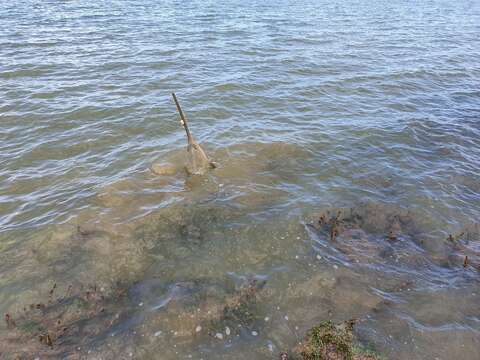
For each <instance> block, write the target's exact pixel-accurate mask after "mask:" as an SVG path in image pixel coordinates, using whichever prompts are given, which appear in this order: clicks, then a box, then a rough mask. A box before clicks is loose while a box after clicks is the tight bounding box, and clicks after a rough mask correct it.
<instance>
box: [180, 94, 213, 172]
mask: <svg viewBox="0 0 480 360" xmlns="http://www.w3.org/2000/svg"><path fill="white" fill-rule="evenodd" d="M172 96H173V100H174V101H175V105H177V109H178V113H179V114H180V123H181V124H182V126H183V128H184V129H185V132H186V133H187V141H188V145H187V164H186V167H185V168H186V170H187V172H188V173H189V174H191V175H201V174H204V173H205V171H206V170H207V169H209V168H215V164H214V163H213V162H211V161H210V159H209V158H208V156H207V154H206V153H205V151H204V150H203V149H202V147H201V146H200V145H199V144H198V143H197V142H196V141H195V139H194V138H193V136H192V134H191V132H190V129H189V128H188V122H187V118H186V116H185V114H184V113H183V111H182V108H181V107H180V103H179V102H178V99H177V97H176V96H175V93H172Z"/></svg>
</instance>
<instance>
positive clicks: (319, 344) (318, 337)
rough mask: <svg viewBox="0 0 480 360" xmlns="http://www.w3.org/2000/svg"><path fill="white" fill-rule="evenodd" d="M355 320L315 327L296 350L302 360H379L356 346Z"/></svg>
mask: <svg viewBox="0 0 480 360" xmlns="http://www.w3.org/2000/svg"><path fill="white" fill-rule="evenodd" d="M354 324H355V321H354V320H350V321H347V322H344V323H341V324H334V323H333V322H332V321H324V322H322V323H320V324H319V325H317V326H315V327H313V328H312V329H311V330H310V331H309V332H308V333H307V336H306V337H305V339H304V340H303V341H302V343H301V344H300V345H299V346H298V347H297V348H296V349H295V350H294V352H295V353H296V354H297V355H299V356H300V358H301V359H302V360H378V359H379V357H378V356H377V355H376V354H375V353H373V352H372V351H367V350H363V348H361V347H359V346H358V345H355V343H354V336H353V332H352V331H353V326H354Z"/></svg>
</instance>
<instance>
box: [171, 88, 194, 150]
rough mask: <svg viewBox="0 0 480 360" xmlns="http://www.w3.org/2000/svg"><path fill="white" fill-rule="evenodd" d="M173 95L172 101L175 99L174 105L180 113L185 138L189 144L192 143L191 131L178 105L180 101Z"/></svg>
mask: <svg viewBox="0 0 480 360" xmlns="http://www.w3.org/2000/svg"><path fill="white" fill-rule="evenodd" d="M172 96H173V101H175V105H177V110H178V113H179V114H180V124H182V126H183V128H184V129H185V132H186V133H187V140H188V143H189V144H192V143H194V142H195V140H193V136H192V133H191V132H190V129H189V128H188V123H187V118H186V116H185V114H184V113H183V110H182V107H181V106H180V103H179V102H178V99H177V96H176V95H175V93H172Z"/></svg>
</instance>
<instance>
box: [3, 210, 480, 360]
mask: <svg viewBox="0 0 480 360" xmlns="http://www.w3.org/2000/svg"><path fill="white" fill-rule="evenodd" d="M312 218H313V219H314V222H313V223H311V224H309V226H308V227H306V228H304V227H302V226H301V225H299V224H298V222H297V223H296V227H294V228H293V229H295V230H294V231H301V230H304V231H305V229H308V231H310V232H311V233H309V234H310V235H311V236H312V237H311V238H312V239H314V242H315V244H316V245H318V246H325V247H324V252H325V253H328V252H329V251H331V250H332V249H333V250H338V254H340V255H338V254H337V253H335V256H339V259H342V261H348V262H349V263H350V264H356V265H359V266H362V265H366V266H370V265H371V264H374V263H375V262H384V264H388V262H390V263H391V264H393V265H394V266H396V269H398V266H399V264H401V265H406V266H410V265H411V264H414V265H415V266H418V265H419V264H420V265H423V264H427V265H426V266H429V265H430V264H433V263H438V264H440V265H442V266H445V267H454V268H455V269H457V270H459V271H464V272H465V274H470V273H473V272H475V271H476V269H477V267H478V259H479V256H480V254H479V252H478V243H479V242H478V240H479V236H478V233H479V232H478V229H479V228H478V226H477V225H473V226H470V227H466V228H465V229H464V230H463V231H462V232H460V233H459V234H461V235H457V236H453V235H452V236H451V238H448V239H447V240H448V241H444V245H445V249H446V250H445V251H447V253H446V254H443V256H444V257H443V258H441V259H440V260H438V258H437V257H433V256H432V257H427V256H425V253H423V252H419V251H417V250H416V249H417V247H422V246H424V244H423V243H422V226H421V224H419V221H418V220H417V217H416V215H415V214H414V213H413V212H410V211H406V210H405V211H404V210H398V209H393V210H392V209H386V208H384V207H379V206H363V207H359V208H355V209H347V210H345V209H329V210H327V211H323V212H321V213H319V214H312ZM229 219H238V216H237V213H236V212H235V210H232V209H230V210H225V209H222V208H220V207H215V206H213V205H211V204H204V205H197V206H172V207H170V208H168V209H162V210H160V211H158V212H157V213H156V214H152V215H151V216H148V217H146V218H145V219H143V222H142V223H141V224H139V225H138V226H137V227H135V228H134V229H133V231H132V233H131V234H130V235H132V236H133V238H135V239H136V240H137V241H138V242H137V243H136V245H135V246H136V247H140V246H141V247H142V248H143V249H148V253H149V256H156V257H158V258H161V259H162V264H168V262H169V261H170V259H180V260H185V259H186V260H187V261H190V260H191V259H195V257H196V256H198V254H199V251H202V250H203V249H205V248H206V247H208V246H209V245H210V244H211V243H212V242H213V241H215V240H219V241H223V242H224V239H225V238H227V237H228V236H233V235H232V234H235V233H233V232H226V230H225V228H224V226H223V224H224V223H225V222H228V220H229ZM294 236H295V237H294V239H297V241H298V239H299V237H298V236H297V234H296V233H295V234H294ZM246 237H248V236H246ZM63 238H65V239H67V240H68V241H69V242H67V244H70V242H71V243H72V244H78V242H81V243H83V244H84V245H85V244H87V245H88V244H95V245H97V244H103V245H104V244H105V242H106V241H107V240H108V239H109V235H108V233H106V232H104V231H100V230H98V231H97V230H95V231H93V230H89V228H88V227H86V226H77V227H76V228H75V231H74V234H73V235H72V236H64V237H61V238H60V239H63ZM55 239H56V238H55ZM114 239H116V241H115V247H116V248H118V247H120V246H122V243H123V242H132V239H131V238H129V236H122V237H115V238H114ZM444 239H445V238H444ZM452 239H453V240H452ZM59 241H60V240H58V242H55V243H54V244H55V248H59V246H58V244H59ZM232 244H233V241H232ZM277 244H282V243H277ZM72 246H73V245H72ZM75 246H77V245H75ZM132 246H133V245H132ZM91 249H92V251H94V250H95V249H96V247H94V246H93V245H92V246H91ZM129 249H130V248H129ZM44 250H45V249H44ZM101 254H104V253H103V252H102V253H101ZM317 256H318V255H317ZM140 259H143V258H140ZM316 259H319V257H316ZM320 259H321V257H320ZM445 259H446V261H444V260H445ZM452 259H455V260H452ZM173 264H174V263H172V266H169V267H167V266H165V269H166V270H167V271H169V274H174V278H173V279H172V278H166V279H161V278H152V279H150V280H145V278H147V279H148V275H143V272H146V270H145V268H143V267H142V271H137V272H136V273H135V276H132V277H130V278H122V276H121V274H124V273H126V272H125V271H122V272H119V273H113V272H112V274H113V275H115V274H116V276H117V277H116V278H114V279H113V281H112V283H116V281H119V280H120V281H121V282H122V283H121V284H118V285H116V286H112V287H108V286H107V285H105V283H102V285H101V286H96V285H91V286H81V285H77V286H64V285H57V284H54V285H53V286H52V287H51V288H50V291H48V293H47V294H46V295H45V296H44V300H43V301H38V302H35V303H32V304H29V305H27V306H25V307H24V309H23V310H20V311H18V309H15V310H12V311H10V312H8V313H6V314H4V329H5V330H6V331H5V332H3V333H4V334H5V336H3V337H0V349H1V350H0V358H2V359H3V358H6V359H10V358H11V359H15V358H20V359H24V358H25V359H27V358H30V357H32V355H35V356H42V358H43V357H45V358H49V357H50V358H56V357H63V356H69V355H72V354H73V355H75V356H77V355H78V356H83V355H84V352H85V351H89V350H91V349H92V348H94V347H95V346H96V345H97V344H102V342H104V341H106V339H110V338H111V335H112V334H117V333H120V332H125V331H130V333H135V332H137V333H138V335H137V338H134V339H133V340H132V341H130V340H131V339H130V340H129V341H130V343H129V346H130V344H131V349H132V348H133V349H134V348H135V346H136V343H137V342H138V341H145V342H148V341H151V342H153V341H155V339H157V340H158V338H157V337H158V336H161V335H159V334H163V333H166V334H170V335H169V336H171V337H170V338H168V339H169V340H166V341H170V342H175V344H177V343H178V344H198V343H199V342H202V343H203V344H204V343H205V342H207V343H208V341H210V343H211V344H213V345H212V347H213V348H214V349H215V347H214V346H215V344H222V342H228V343H232V342H233V341H234V340H235V339H242V341H246V342H248V341H249V339H252V338H254V337H255V336H258V335H259V333H263V332H264V330H266V331H268V334H269V335H268V336H270V334H272V333H275V331H276V328H275V327H277V326H282V324H279V323H278V322H277V323H276V324H275V325H273V324H272V325H271V327H269V326H270V323H271V322H270V321H271V314H266V313H265V308H266V307H265V306H264V304H263V301H264V300H265V299H266V298H267V297H268V296H270V295H271V294H269V292H270V289H269V290H267V291H264V288H265V287H266V280H263V279H262V278H255V277H249V276H244V277H240V278H239V279H241V281H239V280H238V279H237V282H236V283H232V281H230V282H229V281H226V280H225V275H224V274H215V273H213V274H208V273H204V274H196V275H195V277H190V278H187V276H188V275H187V274H189V273H188V272H186V271H184V270H179V269H176V268H175V267H174V266H173ZM129 269H130V268H129ZM311 269H313V268H310V269H309V270H308V271H311ZM138 273H140V274H138ZM119 274H120V275H119ZM206 274H208V275H206ZM119 278H120V279H119ZM192 278H193V279H192ZM259 279H262V280H259ZM349 281H350V280H349V279H348V278H346V277H343V278H342V277H341V276H338V277H337V278H336V279H334V278H332V277H331V276H326V275H324V274H323V272H318V273H317V274H316V275H315V276H313V277H311V278H307V279H299V283H298V284H292V286H290V284H289V288H288V289H286V291H285V294H287V296H290V297H291V298H292V299H294V300H295V304H297V303H299V304H300V305H298V306H308V299H304V298H306V297H309V296H314V297H315V299H320V305H322V306H325V305H326V306H332V304H342V305H341V306H340V305H339V306H337V309H339V308H340V309H341V310H342V311H344V313H340V312H338V313H337V314H335V315H338V316H345V315H347V316H359V317H363V316H364V315H366V314H368V313H369V312H371V314H375V313H379V312H381V311H382V309H385V308H387V307H388V306H389V303H388V301H383V300H381V299H377V298H376V297H375V296H374V295H372V294H369V295H368V296H365V297H363V298H361V299H360V300H358V299H356V298H352V299H351V300H348V299H350V298H351V295H352V294H353V293H351V292H349V291H350V288H349ZM269 283H270V282H269ZM59 284H60V283H59ZM232 284H233V285H232ZM391 285H392V287H391V291H393V292H402V291H403V290H405V289H407V288H411V287H414V286H415V284H414V281H411V279H410V278H405V279H403V278H402V279H399V281H398V283H395V280H392V282H391ZM365 291H366V290H365ZM366 292H368V291H366ZM358 293H359V291H358V289H356V295H357V296H358ZM263 294H267V295H265V296H264V295H263ZM285 294H283V291H282V292H281V294H279V293H278V292H277V293H275V295H274V296H277V297H279V296H284V295H285ZM152 298H153V299H154V300H152ZM159 298H160V300H158V299H159ZM153 301H156V303H153ZM270 301H271V299H270ZM362 301H363V303H362ZM22 303H23V302H22ZM350 303H352V304H354V305H355V306H353V305H350ZM139 304H141V305H139ZM267 311H271V309H270V310H267ZM313 311H314V310H311V312H310V313H309V314H312V312H313ZM319 311H322V310H321V308H320V307H319ZM337 311H338V310H337ZM300 313H301V314H302V315H303V314H307V313H306V312H300ZM267 315H268V316H267ZM321 316H323V315H321ZM329 318H333V317H331V316H330V315H329ZM265 319H268V321H267V320H265ZM281 319H283V320H284V321H285V322H287V320H285V318H284V317H283V315H282V317H281ZM309 326H311V324H309ZM353 326H354V321H350V322H344V323H334V322H332V321H324V322H321V323H320V324H318V325H317V326H314V327H313V328H311V330H310V331H308V332H307V335H306V337H305V338H304V340H303V341H302V342H301V345H299V346H297V347H294V348H293V350H292V351H291V353H290V354H287V353H279V352H278V351H277V352H274V351H271V354H270V355H271V356H272V357H276V358H278V357H279V356H280V358H281V359H284V360H286V359H290V360H292V359H298V360H373V359H379V357H378V355H376V354H375V353H374V352H371V351H367V350H364V349H363V348H362V346H361V345H359V342H358V341H357V339H356V337H355V336H354V332H353ZM287 328H288V326H287ZM159 329H161V330H159ZM288 329H290V328H288ZM266 331H265V333H267V332H266ZM289 331H290V330H289ZM245 334H247V336H244V335H245ZM248 334H249V335H248ZM251 335H253V336H251ZM290 335H291V336H292V338H293V337H294V336H295V337H296V336H297V334H296V332H291V334H290ZM112 336H113V335H112ZM139 339H140V340H139ZM148 339H149V340H148ZM152 339H153V340H152ZM296 340H298V338H297V339H296ZM122 341H123V340H122ZM275 341H278V344H279V345H280V344H282V341H284V340H281V338H280V339H278V338H276V339H275ZM123 342H126V341H123ZM292 347H293V346H292Z"/></svg>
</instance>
